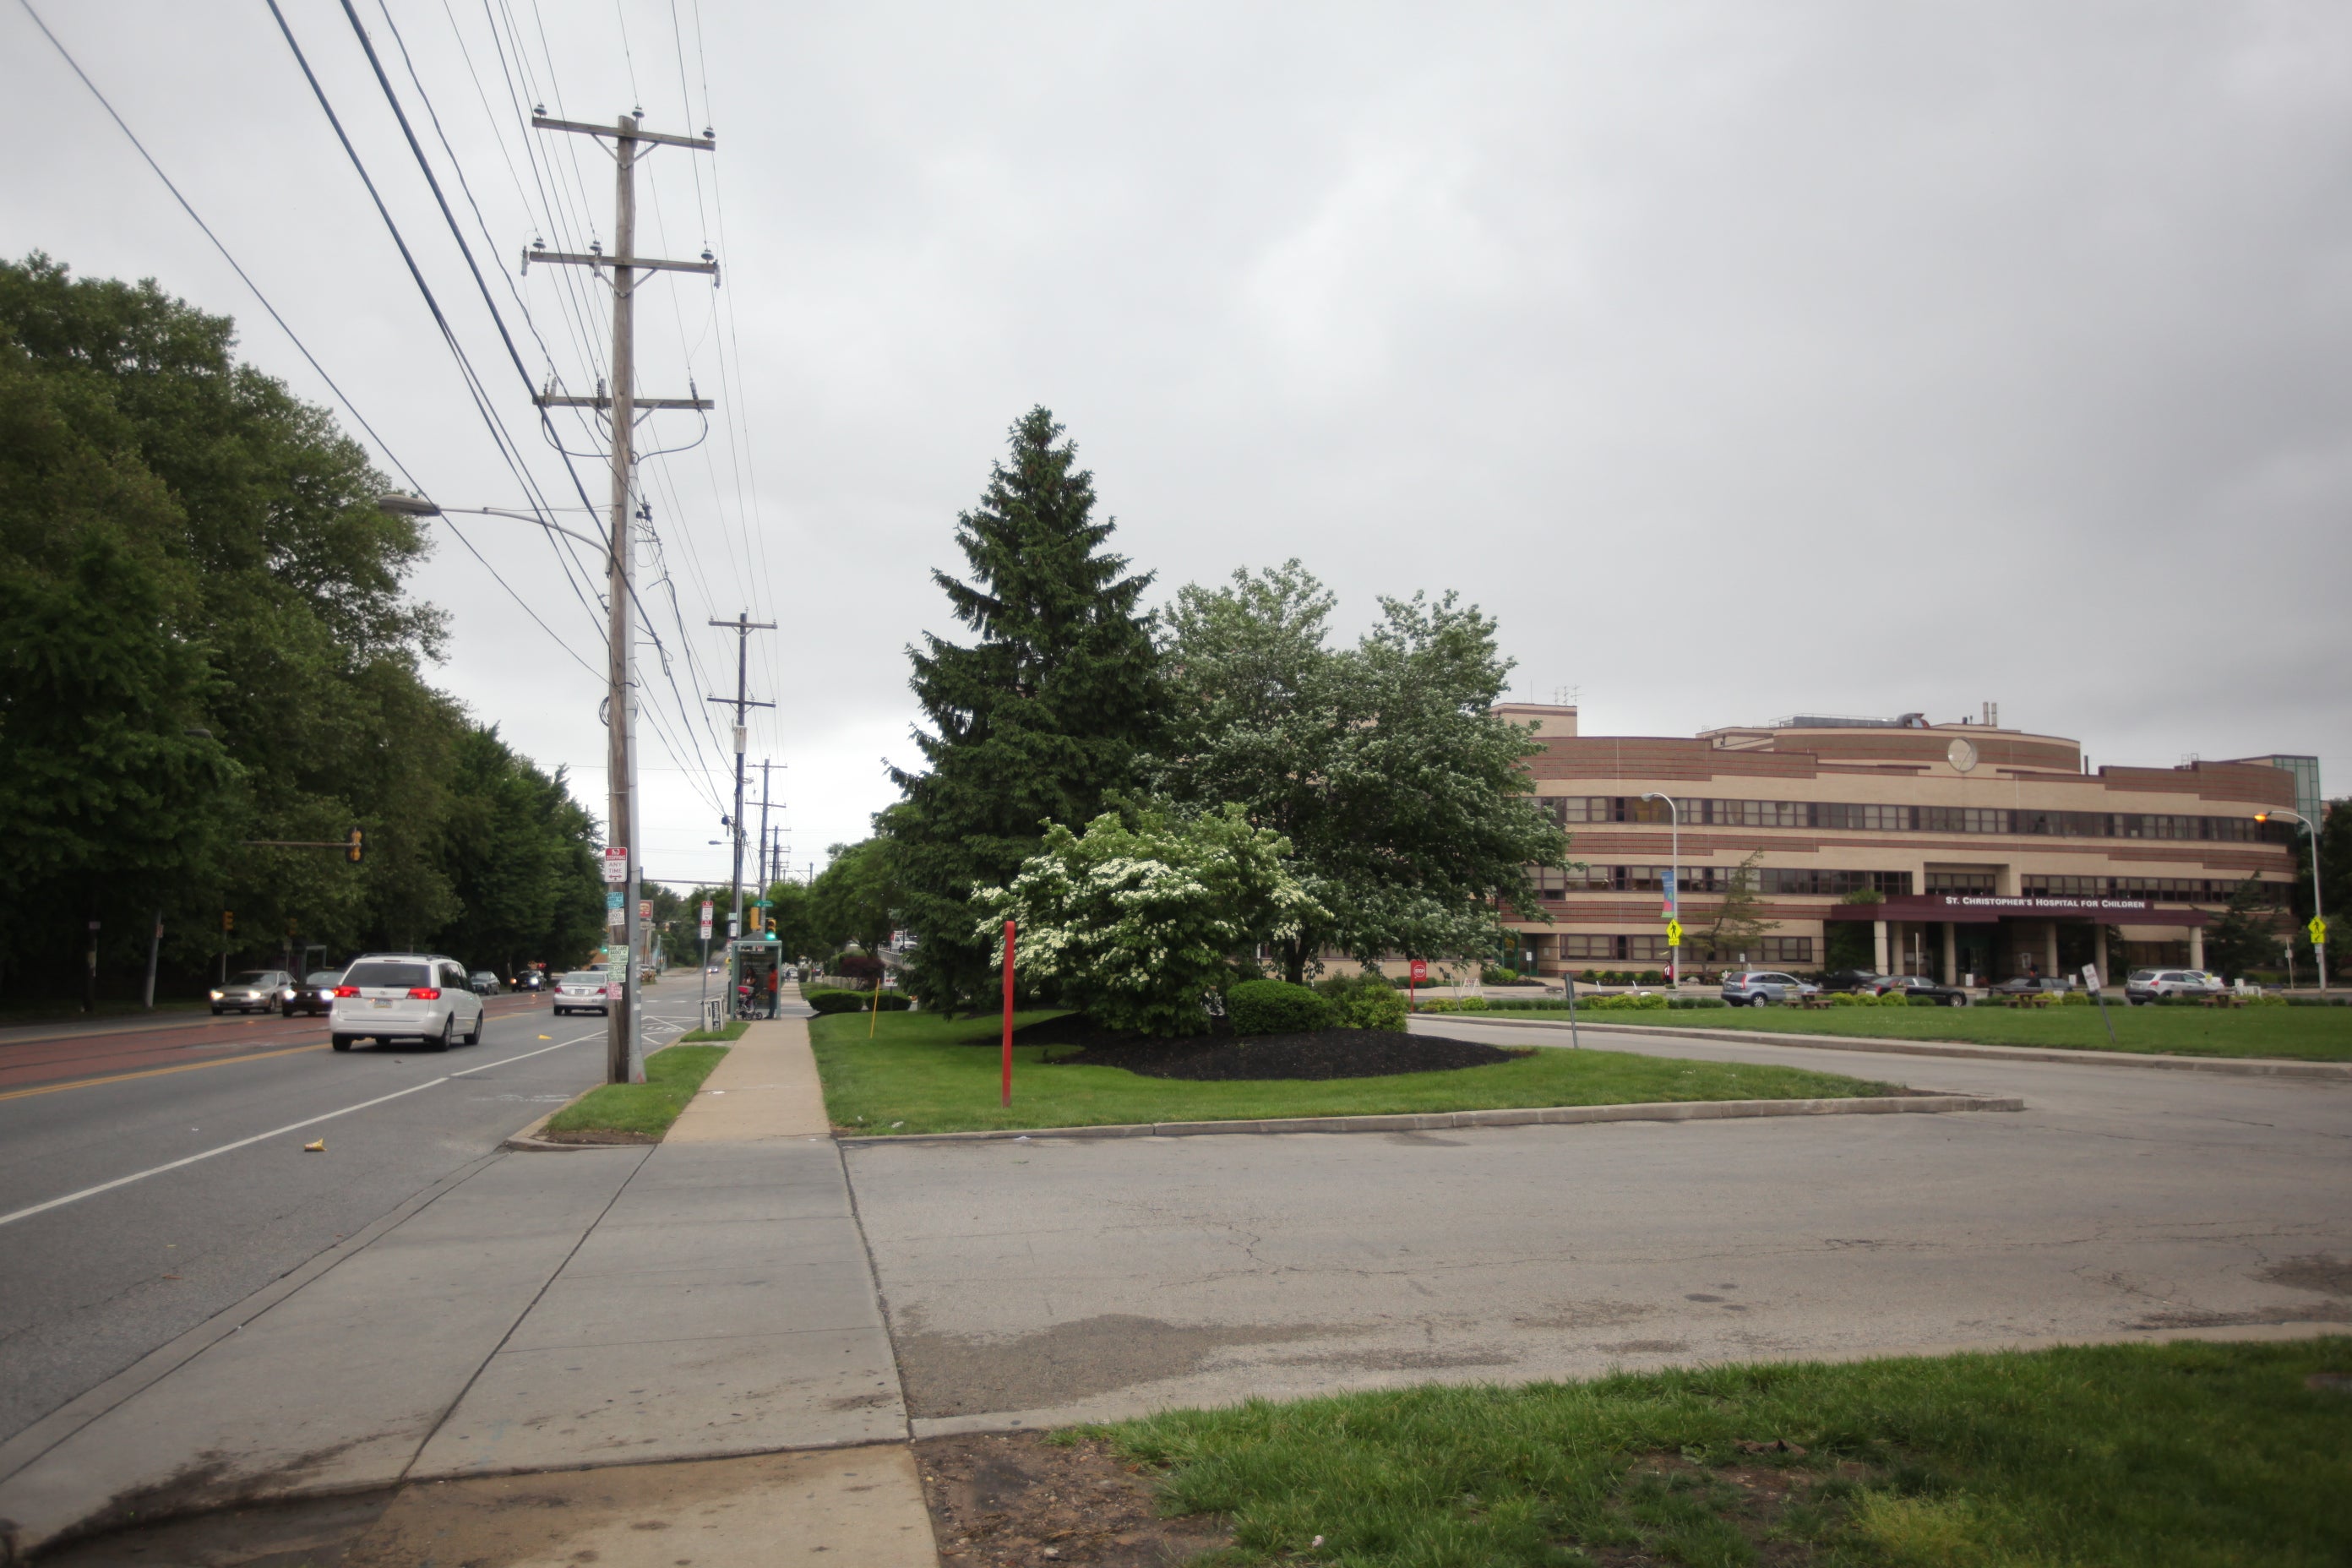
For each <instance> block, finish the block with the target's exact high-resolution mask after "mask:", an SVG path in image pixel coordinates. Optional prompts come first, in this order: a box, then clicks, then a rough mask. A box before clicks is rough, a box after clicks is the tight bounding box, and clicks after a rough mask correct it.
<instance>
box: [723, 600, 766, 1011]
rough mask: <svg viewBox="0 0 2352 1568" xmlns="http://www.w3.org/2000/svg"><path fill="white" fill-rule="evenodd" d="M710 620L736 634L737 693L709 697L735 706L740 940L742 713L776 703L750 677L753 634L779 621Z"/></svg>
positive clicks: (738, 923) (735, 882)
mask: <svg viewBox="0 0 2352 1568" xmlns="http://www.w3.org/2000/svg"><path fill="white" fill-rule="evenodd" d="M710 624H711V625H712V626H725V627H726V628H727V629H728V630H729V631H731V632H733V633H734V634H735V695H734V696H732V697H713V698H710V699H709V700H710V701H713V702H718V703H722V704H724V705H725V706H727V707H730V708H732V709H734V710H735V816H734V819H733V820H732V821H731V822H730V823H729V824H728V826H729V827H730V829H731V830H732V833H733V837H732V839H731V840H730V841H731V842H732V843H733V844H734V846H735V869H734V871H733V873H732V881H731V882H730V889H732V896H733V899H734V904H735V931H734V937H733V939H732V940H735V941H740V940H741V939H742V936H743V767H744V762H743V748H744V743H745V742H746V741H747V740H748V739H749V731H747V730H746V729H745V727H744V723H743V716H744V714H745V712H746V711H747V710H750V709H753V708H773V707H774V706H775V704H774V703H772V702H759V701H754V700H752V698H751V694H750V691H749V687H750V684H751V634H752V633H753V632H772V631H774V630H775V629H776V623H775V622H773V621H755V620H753V619H752V618H751V612H750V611H748V610H746V611H739V612H738V613H737V615H736V616H735V618H734V619H733V620H731V621H713V622H711V623H710ZM760 793H761V795H765V794H767V793H768V792H767V791H766V790H764V789H762V790H761V792H760ZM728 975H729V978H730V981H731V980H732V979H733V976H734V969H733V966H732V965H730V966H729V969H728Z"/></svg>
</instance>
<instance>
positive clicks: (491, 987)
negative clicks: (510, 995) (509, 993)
mask: <svg viewBox="0 0 2352 1568" xmlns="http://www.w3.org/2000/svg"><path fill="white" fill-rule="evenodd" d="M472 979H473V983H474V994H475V995H477V996H499V995H503V994H505V993H506V986H505V985H504V984H500V982H499V977H498V976H497V975H495V974H493V973H490V972H489V971H488V970H487V969H477V970H476V971H474V973H473V975H472Z"/></svg>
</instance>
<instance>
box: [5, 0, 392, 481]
mask: <svg viewBox="0 0 2352 1568" xmlns="http://www.w3.org/2000/svg"><path fill="white" fill-rule="evenodd" d="M16 4H18V5H21V6H23V7H24V8H25V15H26V16H30V17H31V18H32V19H33V26H36V27H38V28H39V29H40V30H41V37H45V38H47V39H48V41H49V47H51V48H53V49H55V50H57V51H58V58H60V59H62V60H64V61H65V62H66V67H67V68H68V69H69V70H71V71H72V72H73V73H74V75H75V76H77V77H79V78H80V79H81V84H82V86H84V87H86V88H88V89H89V95H90V96H91V97H92V98H94V99H96V100H98V106H99V107H100V109H103V110H106V115H107V118H108V119H110V120H111V121H114V126H115V129H116V130H118V131H120V132H122V134H123V136H124V138H125V139H127V140H128V141H129V142H130V143H131V147H132V148H133V149H135V150H136V151H137V152H138V153H139V156H140V157H142V158H143V159H145V160H146V163H147V166H148V167H149V168H150V169H152V170H153V171H154V172H155V177H156V178H157V179H159V180H161V181H163V188H164V189H165V190H167V191H169V192H171V193H172V199H173V201H175V202H177V203H179V204H180V210H181V211H182V212H184V213H186V214H187V215H188V217H189V219H190V220H191V221H193V222H194V224H195V226H197V227H198V228H200V229H202V230H203V231H204V235H205V238H206V239H209V240H211V241H212V242H213V248H214V249H215V250H217V251H219V252H220V254H221V259H222V260H223V261H226V262H227V263H228V265H229V270H230V271H232V272H234V273H236V276H237V280H238V281H239V282H241V283H243V284H244V285H245V286H246V287H247V289H251V290H252V292H253V297H254V298H255V299H256V300H259V301H260V302H261V308H262V309H263V310H267V311H268V312H269V319H270V320H271V321H275V322H277V323H278V331H282V332H284V333H285V334H286V337H287V340H288V341H289V342H291V343H292V344H293V345H294V347H295V349H296V350H297V351H298V352H299V353H300V354H301V355H302V357H303V358H304V359H305V360H307V361H309V362H310V368H311V369H312V370H314V371H317V372H318V373H319V379H320V381H323V382H325V383H326V384H327V390H329V391H330V392H332V393H333V394H334V395H335V401H336V402H338V403H341V405H343V411H344V412H345V413H347V414H349V415H350V416H352V418H353V419H354V420H356V421H358V423H359V427H360V428H361V429H362V430H364V431H366V432H367V433H368V439H369V440H371V441H373V442H374V443H375V445H376V450H378V451H380V452H382V453H383V457H384V461H386V462H388V463H390V464H391V465H392V466H393V467H394V468H397V469H398V470H399V471H400V477H401V478H402V479H406V480H407V481H408V485H409V488H410V489H417V488H418V487H417V484H416V479H415V476H414V475H412V474H410V473H409V471H408V468H407V467H406V466H405V465H404V464H403V463H402V462H401V460H400V458H398V456H396V455H395V454H394V451H393V449H392V444H391V443H390V442H388V441H386V440H385V439H384V438H383V437H382V436H379V435H377V434H376V428H375V426H373V425H371V424H369V423H368V421H367V416H366V415H364V414H362V413H361V412H360V411H359V408H358V405H355V404H353V403H352V400H351V398H350V397H348V396H347V395H345V394H344V392H343V389H342V388H341V386H339V385H337V384H336V382H335V378H334V377H333V376H331V375H329V374H327V367H326V366H325V365H322V364H320V363H319V356H318V355H316V354H314V353H311V352H310V345H309V344H308V343H305V342H303V341H302V336H301V334H300V333H299V332H297V331H295V330H294V329H293V328H292V327H291V326H289V325H288V324H287V321H286V318H285V317H284V316H281V315H279V314H278V307H277V306H275V305H273V304H271V303H270V302H269V296H268V295H267V294H265V293H263V292H262V291H261V285H260V284H258V283H256V282H255V281H254V280H253V278H252V276H251V274H249V273H247V271H246V269H245V268H243V267H242V266H240V265H238V263H237V259H236V257H234V256H232V255H230V254H229V248H228V247H227V246H226V245H223V244H222V243H221V237H220V236H218V235H216V234H215V233H214V232H213V226H212V225H210V224H208V223H206V222H205V220H204V216H203V215H202V214H200V213H199V212H197V211H196V209H195V207H194V205H192V204H191V203H190V202H189V200H188V198H187V197H186V196H184V195H181V194H180V187H179V186H177V185H175V184H173V183H172V176H171V175H169V174H165V173H163V165H162V164H161V163H157V162H155V157H154V154H153V153H150V152H148V151H147V145H146V143H145V142H142V141H140V140H139V134H138V132H135V131H133V130H131V127H130V126H129V125H128V124H126V123H125V122H124V121H123V118H122V116H121V114H119V113H117V112H115V108H114V105H113V104H112V103H110V102H109V101H108V100H107V97H106V94H104V93H102V92H100V90H99V89H98V83H96V82H94V81H92V80H90V79H89V72H88V71H85V70H83V69H82V68H81V64H80V62H79V61H78V60H76V59H75V58H73V54H72V52H71V51H70V50H68V48H67V47H65V45H64V44H63V43H61V42H59V41H58V36H57V35H56V34H55V33H52V32H50V31H49V25H48V24H47V22H44V21H43V20H41V14H40V13H39V12H38V11H36V10H34V9H33V3H32V0H16Z"/></svg>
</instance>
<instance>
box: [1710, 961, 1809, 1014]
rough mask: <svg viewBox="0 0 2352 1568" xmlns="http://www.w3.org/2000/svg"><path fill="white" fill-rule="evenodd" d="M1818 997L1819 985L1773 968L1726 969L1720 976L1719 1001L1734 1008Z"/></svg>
mask: <svg viewBox="0 0 2352 1568" xmlns="http://www.w3.org/2000/svg"><path fill="white" fill-rule="evenodd" d="M1820 994H1822V988H1821V987H1820V986H1818V985H1815V984H1812V983H1811V982H1810V981H1805V980H1800V979H1798V978H1797V977H1796V976H1795V975H1793V974H1783V973H1780V971H1779V970H1777V969H1727V970H1726V971H1724V974H1723V999H1724V1000H1725V1001H1726V1002H1728V1003H1730V1004H1731V1005H1733V1006H1735V1007H1761V1006H1763V1005H1765V1004H1767V1003H1769V1002H1790V1001H1793V1000H1795V999H1796V998H1797V997H1800V996H1818V995H1820Z"/></svg>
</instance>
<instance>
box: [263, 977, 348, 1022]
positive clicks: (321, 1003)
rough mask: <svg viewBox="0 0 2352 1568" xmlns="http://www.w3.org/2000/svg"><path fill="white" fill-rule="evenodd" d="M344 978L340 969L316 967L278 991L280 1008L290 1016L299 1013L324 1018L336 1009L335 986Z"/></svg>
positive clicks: (280, 1010) (279, 1009)
mask: <svg viewBox="0 0 2352 1568" xmlns="http://www.w3.org/2000/svg"><path fill="white" fill-rule="evenodd" d="M342 978H343V972H342V971H341V970H340V969H314V970H312V971H311V972H310V973H308V974H306V975H304V976H302V978H301V979H299V980H297V981H294V982H292V983H291V984H288V985H286V986H285V987H283V988H282V989H280V990H279V991H278V1011H279V1012H281V1013H283V1014H285V1015H286V1016H288V1017H289V1018H290V1017H292V1016H294V1015H295V1014H297V1013H308V1014H310V1016H313V1017H320V1018H323V1017H325V1016H327V1015H328V1014H329V1013H331V1012H333V1011H334V1010H335V987H336V985H337V984H340V983H341V980H342Z"/></svg>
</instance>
